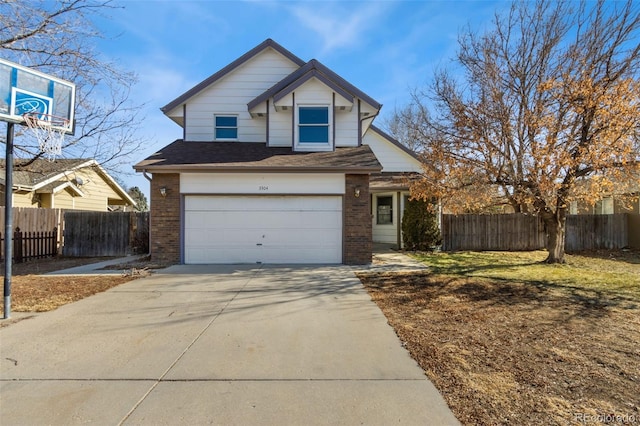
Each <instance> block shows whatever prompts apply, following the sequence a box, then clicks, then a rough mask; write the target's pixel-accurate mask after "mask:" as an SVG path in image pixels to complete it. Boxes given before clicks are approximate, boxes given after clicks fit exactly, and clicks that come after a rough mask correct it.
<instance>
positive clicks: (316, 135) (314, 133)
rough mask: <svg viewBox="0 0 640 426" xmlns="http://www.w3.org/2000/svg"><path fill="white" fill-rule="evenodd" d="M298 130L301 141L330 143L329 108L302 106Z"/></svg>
mask: <svg viewBox="0 0 640 426" xmlns="http://www.w3.org/2000/svg"><path fill="white" fill-rule="evenodd" d="M298 132H299V133H298V142H300V143H329V108H328V107H300V108H299V109H298Z"/></svg>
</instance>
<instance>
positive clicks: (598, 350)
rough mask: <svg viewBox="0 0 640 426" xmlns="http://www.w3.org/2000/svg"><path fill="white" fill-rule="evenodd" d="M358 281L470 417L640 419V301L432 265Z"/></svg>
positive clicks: (454, 405)
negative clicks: (436, 271) (434, 269)
mask: <svg viewBox="0 0 640 426" xmlns="http://www.w3.org/2000/svg"><path fill="white" fill-rule="evenodd" d="M360 278H361V280H362V281H363V283H364V284H365V286H366V288H367V290H368V291H369V293H370V295H371V297H372V299H373V300H374V301H375V302H376V303H377V304H378V306H379V307H380V308H381V309H382V311H383V312H384V314H385V315H386V317H387V319H388V321H389V323H390V324H391V326H392V327H393V328H394V329H395V330H396V333H397V334H398V336H399V337H400V339H401V340H402V342H403V343H404V344H405V345H406V347H407V348H408V350H409V351H410V353H411V355H412V356H413V357H414V358H415V359H416V360H417V361H418V363H419V364H420V366H421V367H422V368H423V369H424V370H425V372H426V374H427V376H428V377H429V378H430V379H431V380H432V381H433V383H434V384H435V385H436V387H437V388H438V389H439V390H440V392H441V393H442V394H443V396H444V397H445V399H446V400H447V403H448V404H449V406H450V407H451V409H452V410H453V412H454V414H455V415H456V417H457V418H458V419H459V420H460V421H461V422H462V423H463V424H469V425H475V424H505V425H506V424H563V425H564V424H584V423H591V421H593V423H595V421H596V420H606V419H614V420H615V422H616V423H618V424H624V423H625V422H626V423H627V424H634V423H635V424H638V423H640V399H639V398H638V395H640V345H639V343H638V342H640V306H638V303H637V300H629V299H626V298H625V299H620V298H616V297H613V298H607V296H606V295H603V294H593V295H591V296H587V295H585V294H584V293H582V292H575V291H571V290H570V289H566V288H560V287H553V286H546V285H542V284H540V285H532V284H531V283H526V284H525V283H518V282H510V281H505V280H498V279H483V278H475V277H474V278H469V277H456V276H448V275H431V274H429V273H427V272H425V273H419V274H416V273H410V274H407V273H404V274H403V273H379V274H361V275H360ZM598 416H599V417H598ZM607 416H609V417H607ZM611 416H619V417H611Z"/></svg>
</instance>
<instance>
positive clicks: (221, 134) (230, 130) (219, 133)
mask: <svg viewBox="0 0 640 426" xmlns="http://www.w3.org/2000/svg"><path fill="white" fill-rule="evenodd" d="M216 139H238V117H236V116H235V115H216Z"/></svg>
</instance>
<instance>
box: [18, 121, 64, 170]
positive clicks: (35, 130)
mask: <svg viewBox="0 0 640 426" xmlns="http://www.w3.org/2000/svg"><path fill="white" fill-rule="evenodd" d="M22 117H23V118H24V122H25V123H26V124H27V126H28V127H29V129H31V133H32V134H33V136H34V137H35V138H36V139H37V140H38V145H39V146H40V151H42V152H43V153H44V155H45V156H46V157H47V159H48V160H49V161H54V160H55V159H56V157H57V156H59V155H61V154H62V142H64V134H65V131H66V129H68V128H69V120H67V119H65V118H62V117H57V116H55V115H50V114H42V113H39V112H29V113H26V114H24V115H23V116H22Z"/></svg>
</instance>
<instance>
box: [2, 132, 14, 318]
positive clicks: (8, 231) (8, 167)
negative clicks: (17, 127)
mask: <svg viewBox="0 0 640 426" xmlns="http://www.w3.org/2000/svg"><path fill="white" fill-rule="evenodd" d="M12 204H13V123H11V122H7V156H6V160H5V178H4V319H9V318H11V262H12V261H13V205H12Z"/></svg>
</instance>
